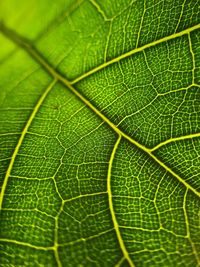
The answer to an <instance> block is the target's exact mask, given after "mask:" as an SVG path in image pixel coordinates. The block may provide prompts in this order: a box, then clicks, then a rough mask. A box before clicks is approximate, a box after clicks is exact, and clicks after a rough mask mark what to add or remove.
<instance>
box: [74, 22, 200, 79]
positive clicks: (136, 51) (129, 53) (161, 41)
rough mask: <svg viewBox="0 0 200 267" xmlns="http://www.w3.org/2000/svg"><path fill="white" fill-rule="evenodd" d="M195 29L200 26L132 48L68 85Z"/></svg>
mask: <svg viewBox="0 0 200 267" xmlns="http://www.w3.org/2000/svg"><path fill="white" fill-rule="evenodd" d="M197 29H200V24H197V25H195V26H193V27H190V28H188V29H186V30H183V31H181V32H178V33H174V34H171V35H168V36H166V37H163V38H161V39H158V40H156V41H153V42H151V43H148V44H146V45H143V46H141V47H137V48H134V49H133V50H130V51H128V52H127V53H124V54H122V55H120V56H118V57H116V58H113V59H111V60H109V61H107V62H105V63H103V64H101V65H99V66H97V67H96V68H93V69H91V70H89V71H88V72H86V73H84V74H83V75H81V76H79V77H77V78H76V79H74V80H73V81H71V82H70V83H71V84H75V83H77V82H79V81H81V80H83V79H84V78H86V77H88V76H90V75H92V74H94V73H95V72H98V71H99V70H102V69H104V68H106V67H108V66H109V65H111V64H113V63H115V62H118V61H120V60H122V59H124V58H127V57H130V56H132V55H134V54H136V53H138V52H141V51H143V50H145V49H147V48H150V47H152V46H156V45H158V44H161V43H164V42H167V41H169V40H172V39H175V38H178V37H181V36H183V35H186V34H189V33H190V32H192V31H194V30H197Z"/></svg>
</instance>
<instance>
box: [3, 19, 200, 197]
mask: <svg viewBox="0 0 200 267" xmlns="http://www.w3.org/2000/svg"><path fill="white" fill-rule="evenodd" d="M197 28H200V24H198V25H196V26H193V27H191V28H189V29H187V30H184V31H182V32H181V33H177V34H176V36H182V35H183V34H187V33H188V32H190V31H192V30H195V29H197ZM0 29H1V30H2V32H3V33H4V35H5V36H7V38H9V39H10V40H11V41H13V42H14V43H16V44H17V45H19V46H21V47H22V48H23V49H24V50H26V52H28V53H29V54H30V55H31V56H32V57H33V58H34V59H35V60H36V61H37V62H38V63H39V64H40V65H41V66H42V67H43V68H44V69H46V71H47V72H49V74H50V75H52V76H53V77H54V78H55V79H56V80H59V81H60V82H61V83H62V84H64V85H65V86H66V87H67V88H68V89H69V90H70V91H71V92H72V93H73V94H75V95H76V96H77V97H78V98H79V99H80V100H81V101H82V102H83V103H84V104H85V105H86V106H88V107H89V108H90V109H91V110H92V111H93V112H94V113H95V114H97V115H98V116H99V117H100V118H101V119H102V120H103V121H105V122H106V123H107V124H108V125H109V126H110V127H111V128H112V129H113V130H114V131H115V132H116V133H117V134H118V135H120V136H123V137H124V138H125V139H127V140H128V141H129V142H131V143H132V144H134V145H135V146H136V147H138V148H139V149H141V150H142V151H144V152H145V153H147V154H148V155H149V156H150V157H151V158H152V159H153V160H154V161H156V162H157V163H158V164H159V165H160V166H161V167H163V168H164V169H165V170H166V171H167V172H169V173H171V174H172V175H173V176H174V177H176V178H177V179H178V180H179V181H180V182H181V183H182V184H184V186H185V187H186V188H188V189H190V190H191V191H192V192H193V193H194V194H195V195H197V196H198V197H200V193H199V192H198V191H197V190H196V189H195V188H193V187H192V186H191V185H189V184H188V183H187V182H186V181H185V180H184V179H182V178H181V177H180V176H179V175H177V174H176V173H175V172H174V171H173V170H171V169H170V168H169V167H168V166H167V165H165V164H164V163H163V162H162V161H161V160H160V159H159V158H157V157H156V156H155V155H154V154H153V153H152V151H151V149H148V148H146V147H145V146H144V145H142V144H140V143H139V142H137V141H136V140H134V139H133V138H131V137H130V136H128V135H127V134H125V133H124V132H123V131H121V130H120V129H119V128H117V127H116V125H114V124H113V123H112V122H111V121H110V120H109V119H108V118H107V117H106V116H105V115H104V114H102V113H101V112H100V111H99V110H98V109H97V108H96V107H95V106H93V105H92V104H91V103H90V102H89V101H88V100H87V99H86V98H85V97H84V96H83V95H82V94H80V93H79V92H78V91H77V90H76V89H75V88H74V87H73V86H72V84H71V83H70V82H69V81H68V80H67V79H66V78H65V77H63V76H62V75H61V74H60V73H59V72H58V71H56V70H54V68H53V67H52V66H51V65H50V64H49V63H48V62H46V60H45V59H44V58H43V57H42V56H41V55H40V54H39V52H37V51H36V49H34V48H33V47H32V46H31V45H30V44H29V43H28V42H27V41H26V40H25V39H24V38H23V37H21V36H19V35H18V34H16V33H15V32H13V31H12V30H11V29H9V28H7V27H6V26H4V25H0ZM173 38H175V37H173ZM165 39H167V40H169V38H167V37H166V38H165ZM157 43H158V42H157ZM157 43H156V44H157ZM138 49H139V48H138ZM132 54H133V53H130V55H132ZM121 58H125V56H124V55H123V56H121ZM114 62H116V61H113V63H114ZM109 65H110V64H109ZM106 66H107V65H106ZM106 66H104V67H106ZM92 73H94V72H92ZM87 76H89V74H88V75H87ZM79 80H80V79H79Z"/></svg>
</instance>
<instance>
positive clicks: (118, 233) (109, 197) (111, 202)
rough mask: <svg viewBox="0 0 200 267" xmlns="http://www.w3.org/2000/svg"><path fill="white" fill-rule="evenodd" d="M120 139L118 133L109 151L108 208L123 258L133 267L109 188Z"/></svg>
mask: <svg viewBox="0 0 200 267" xmlns="http://www.w3.org/2000/svg"><path fill="white" fill-rule="evenodd" d="M120 140H121V135H119V137H118V139H117V141H116V143H115V145H114V148H113V151H112V153H111V157H110V161H109V165H108V175H107V190H108V202H109V208H110V213H111V218H112V222H113V225H114V229H115V232H116V235H117V239H118V242H119V245H120V248H121V251H122V253H123V255H124V258H125V259H126V260H127V261H128V263H129V265H130V266H131V267H135V265H134V264H133V262H132V260H131V258H130V256H129V254H128V251H127V249H126V247H125V244H124V241H123V238H122V236H121V233H120V230H119V225H118V222H117V218H116V216H115V211H114V205H113V200H112V189H111V176H112V165H113V160H114V158H115V154H116V151H117V148H118V146H119V143H120Z"/></svg>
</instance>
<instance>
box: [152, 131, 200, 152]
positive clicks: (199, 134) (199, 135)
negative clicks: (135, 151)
mask: <svg viewBox="0 0 200 267" xmlns="http://www.w3.org/2000/svg"><path fill="white" fill-rule="evenodd" d="M196 137H200V133H194V134H188V135H183V136H178V137H174V138H170V139H167V140H165V141H163V142H161V143H160V144H158V145H157V146H155V147H153V148H151V149H150V151H151V152H153V151H155V150H157V149H158V148H160V147H162V146H165V145H167V144H170V143H173V142H176V141H181V140H186V139H192V138H196Z"/></svg>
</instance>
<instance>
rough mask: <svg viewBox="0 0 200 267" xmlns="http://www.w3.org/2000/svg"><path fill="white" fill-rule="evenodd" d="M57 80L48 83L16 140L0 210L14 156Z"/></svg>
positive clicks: (2, 192) (2, 191)
mask: <svg viewBox="0 0 200 267" xmlns="http://www.w3.org/2000/svg"><path fill="white" fill-rule="evenodd" d="M56 81H57V80H55V79H54V80H53V82H51V83H50V85H49V86H48V87H47V89H46V90H45V92H44V93H43V94H42V96H41V97H40V99H39V100H38V102H37V104H36V105H35V108H34V109H33V112H32V113H31V115H30V117H29V119H28V121H27V123H26V125H25V127H24V129H23V131H22V133H21V136H20V138H19V140H18V143H17V145H16V147H15V149H14V152H13V154H12V157H11V160H10V163H9V166H8V169H7V171H6V175H5V178H4V181H3V185H2V190H1V196H0V209H1V208H2V204H3V198H4V195H5V190H6V187H7V183H8V179H9V177H10V174H11V171H12V168H13V165H14V162H15V159H16V156H17V154H18V152H19V149H20V147H21V144H22V142H23V140H24V137H25V135H26V133H27V131H28V129H29V127H30V125H31V123H32V121H33V119H34V118H35V115H36V113H37V112H38V110H39V108H40V107H41V105H42V103H43V102H44V100H45V98H46V96H47V95H48V93H49V92H50V90H51V89H52V87H53V86H54V85H55V83H56Z"/></svg>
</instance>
